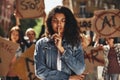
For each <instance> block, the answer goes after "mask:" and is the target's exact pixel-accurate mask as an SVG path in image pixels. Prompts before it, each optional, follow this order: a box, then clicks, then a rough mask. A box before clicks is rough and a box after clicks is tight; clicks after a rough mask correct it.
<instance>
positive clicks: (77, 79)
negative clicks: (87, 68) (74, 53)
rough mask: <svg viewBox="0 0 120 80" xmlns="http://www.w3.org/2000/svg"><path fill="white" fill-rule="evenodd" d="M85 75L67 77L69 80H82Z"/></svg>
mask: <svg viewBox="0 0 120 80" xmlns="http://www.w3.org/2000/svg"><path fill="white" fill-rule="evenodd" d="M84 77H85V75H73V76H70V77H69V80H83V79H84Z"/></svg>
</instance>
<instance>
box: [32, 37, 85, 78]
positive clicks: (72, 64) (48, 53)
mask: <svg viewBox="0 0 120 80" xmlns="http://www.w3.org/2000/svg"><path fill="white" fill-rule="evenodd" d="M62 45H63V47H64V48H65V51H64V53H63V55H62V56H61V57H60V59H61V61H62V69H61V71H59V70H57V54H58V51H57V48H56V47H55V44H54V42H53V41H51V40H49V39H48V38H46V37H44V38H41V39H40V40H38V41H37V43H36V46H35V52H34V61H35V74H36V76H37V77H39V78H40V79H42V80H68V79H69V76H70V75H80V74H81V73H83V71H84V70H85V63H84V53H83V50H82V47H81V45H79V46H78V47H74V48H72V47H71V46H70V45H67V43H66V42H65V40H64V41H63V42H62Z"/></svg>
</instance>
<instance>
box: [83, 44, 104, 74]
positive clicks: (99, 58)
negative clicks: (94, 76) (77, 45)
mask: <svg viewBox="0 0 120 80" xmlns="http://www.w3.org/2000/svg"><path fill="white" fill-rule="evenodd" d="M104 63H105V62H104V54H103V50H100V49H95V48H93V47H92V46H88V47H87V48H86V49H85V64H86V69H85V71H86V72H89V73H93V72H94V71H95V69H96V68H97V66H103V65H104Z"/></svg>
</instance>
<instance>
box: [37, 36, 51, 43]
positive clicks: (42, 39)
mask: <svg viewBox="0 0 120 80" xmlns="http://www.w3.org/2000/svg"><path fill="white" fill-rule="evenodd" d="M48 41H49V38H48V37H42V38H40V39H39V40H38V41H37V42H36V44H42V43H43V44H44V43H47V42H48Z"/></svg>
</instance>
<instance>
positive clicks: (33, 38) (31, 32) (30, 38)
mask: <svg viewBox="0 0 120 80" xmlns="http://www.w3.org/2000/svg"><path fill="white" fill-rule="evenodd" d="M27 37H28V38H29V40H30V42H33V40H35V33H34V32H33V31H29V32H28V33H27Z"/></svg>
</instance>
